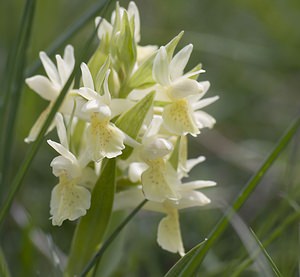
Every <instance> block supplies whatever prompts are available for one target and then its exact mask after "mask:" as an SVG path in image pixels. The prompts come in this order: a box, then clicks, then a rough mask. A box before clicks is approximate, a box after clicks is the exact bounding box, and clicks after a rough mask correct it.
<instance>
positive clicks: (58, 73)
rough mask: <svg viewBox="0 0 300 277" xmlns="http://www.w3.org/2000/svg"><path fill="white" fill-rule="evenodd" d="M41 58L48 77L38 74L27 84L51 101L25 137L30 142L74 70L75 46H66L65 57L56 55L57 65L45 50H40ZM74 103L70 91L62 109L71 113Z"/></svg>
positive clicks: (28, 80)
mask: <svg viewBox="0 0 300 277" xmlns="http://www.w3.org/2000/svg"><path fill="white" fill-rule="evenodd" d="M40 59H41V62H42V64H43V67H44V69H45V71H46V73H47V75H48V78H47V77H45V76H42V75H36V76H33V77H30V78H27V79H26V84H27V85H28V86H29V87H30V88H31V89H32V90H34V91H35V92H36V93H37V94H39V95H40V96H41V97H42V98H44V99H45V100H47V101H49V102H50V103H49V105H48V107H47V108H46V109H45V110H44V111H43V112H42V113H41V115H40V116H39V118H38V119H37V121H36V122H35V124H34V125H33V127H32V128H31V130H30V132H29V135H28V137H27V138H25V142H27V143H29V142H32V141H34V140H35V139H36V137H37V135H38V134H39V132H40V130H41V127H42V126H43V124H44V122H45V120H46V118H47V116H48V115H49V113H50V110H51V108H52V105H53V104H54V102H55V100H56V98H57V97H58V95H59V93H60V91H61V90H62V88H63V87H64V85H65V83H66V81H67V80H68V78H69V76H70V74H71V72H72V71H73V68H74V64H75V59H74V49H73V46H71V45H68V46H67V47H66V48H65V51H64V56H63V58H62V57H61V56H60V55H56V63H57V65H55V64H54V63H53V62H52V61H51V60H50V58H49V57H48V56H47V54H46V53H45V52H40ZM73 105H74V99H73V97H72V96H71V93H70V92H69V95H67V96H66V98H65V100H64V102H63V104H62V106H61V108H60V111H62V112H65V113H69V114H70V113H71V112H72V109H73ZM54 126H55V124H52V125H51V126H50V128H49V129H48V131H50V130H51V129H53V128H54Z"/></svg>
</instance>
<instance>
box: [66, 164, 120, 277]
mask: <svg viewBox="0 0 300 277" xmlns="http://www.w3.org/2000/svg"><path fill="white" fill-rule="evenodd" d="M115 171H116V160H115V159H109V160H108V161H107V162H106V164H105V166H104V168H103V170H102V172H101V175H100V177H99V179H98V181H97V183H96V185H95V187H94V189H93V191H92V198H91V207H90V209H89V210H88V212H87V214H86V215H85V216H84V217H82V218H81V219H80V221H79V224H78V225H77V227H76V231H75V234H74V237H73V241H72V246H71V251H70V256H69V260H68V265H67V268H66V272H65V276H70V277H71V276H76V275H78V274H79V273H80V272H81V271H82V270H83V268H84V266H85V264H86V263H87V262H88V261H89V260H90V259H91V258H92V257H93V256H94V255H95V253H96V252H97V250H98V249H99V248H100V245H101V243H102V240H103V237H104V235H105V232H106V230H107V227H108V224H109V220H110V216H111V212H112V207H113V201H114V194H115V181H116V180H115Z"/></svg>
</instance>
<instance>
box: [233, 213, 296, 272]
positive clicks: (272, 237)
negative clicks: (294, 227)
mask: <svg viewBox="0 0 300 277" xmlns="http://www.w3.org/2000/svg"><path fill="white" fill-rule="evenodd" d="M299 218H300V212H295V213H293V214H291V215H289V216H287V218H286V219H285V220H284V221H283V222H281V223H280V224H279V225H278V226H277V227H276V228H275V229H274V230H273V231H272V233H271V234H270V235H269V236H268V237H267V238H266V239H264V240H263V242H262V243H263V245H264V247H267V246H268V245H270V244H271V243H272V242H273V241H274V240H275V239H277V238H278V237H279V236H280V235H281V234H282V233H283V231H285V230H286V229H287V228H288V227H290V225H291V224H293V223H295V222H296V221H297V220H299ZM258 254H259V251H255V252H254V253H252V257H248V258H246V259H245V260H244V261H243V262H242V263H239V265H238V266H237V267H236V268H235V270H234V271H233V272H232V277H237V276H240V274H241V273H242V272H243V271H244V270H245V269H246V268H247V267H248V266H250V265H251V264H252V262H253V260H252V259H253V257H256V256H257V255H258Z"/></svg>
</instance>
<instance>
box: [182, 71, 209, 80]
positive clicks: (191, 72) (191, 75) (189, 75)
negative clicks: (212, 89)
mask: <svg viewBox="0 0 300 277" xmlns="http://www.w3.org/2000/svg"><path fill="white" fill-rule="evenodd" d="M204 72H205V70H203V69H199V70H196V71H189V72H187V73H186V74H184V75H183V76H182V77H184V78H190V77H193V76H195V75H197V74H200V73H204Z"/></svg>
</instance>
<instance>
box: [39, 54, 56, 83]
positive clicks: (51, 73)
mask: <svg viewBox="0 0 300 277" xmlns="http://www.w3.org/2000/svg"><path fill="white" fill-rule="evenodd" d="M40 59H41V62H42V64H43V66H44V69H45V71H46V73H47V75H48V77H49V79H50V80H51V82H52V83H53V84H54V85H57V86H60V78H59V75H58V71H57V69H56V66H55V64H54V63H53V62H52V61H51V60H50V59H49V57H48V55H47V54H46V53H45V52H40Z"/></svg>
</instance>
